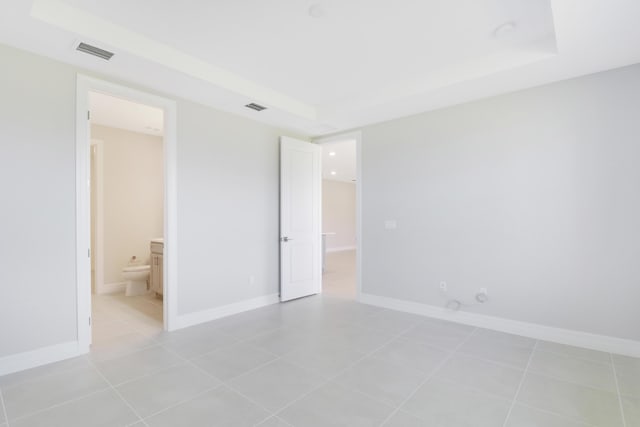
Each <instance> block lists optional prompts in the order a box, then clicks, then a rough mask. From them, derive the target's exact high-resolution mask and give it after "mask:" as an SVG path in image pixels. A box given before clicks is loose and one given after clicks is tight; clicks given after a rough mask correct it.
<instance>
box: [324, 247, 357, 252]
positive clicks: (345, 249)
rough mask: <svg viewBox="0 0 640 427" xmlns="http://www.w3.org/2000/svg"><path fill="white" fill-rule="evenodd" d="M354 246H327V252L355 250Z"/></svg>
mask: <svg viewBox="0 0 640 427" xmlns="http://www.w3.org/2000/svg"><path fill="white" fill-rule="evenodd" d="M355 250H356V247H355V246H338V247H336V248H327V252H342V251H355Z"/></svg>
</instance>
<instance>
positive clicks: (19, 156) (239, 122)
mask: <svg viewBox="0 0 640 427" xmlns="http://www.w3.org/2000/svg"><path fill="white" fill-rule="evenodd" d="M0 57H1V58H2V67H0V93H1V94H2V96H0V194H2V209H0V236H1V238H0V263H1V264H0V362H2V358H3V357H4V356H9V355H15V354H17V353H23V352H27V351H31V350H38V349H40V348H42V347H45V346H49V345H54V344H61V343H65V342H70V341H76V340H77V333H76V330H77V324H76V277H75V272H76V265H75V264H76V261H75V256H76V248H75V230H76V226H75V192H76V190H75V185H76V184H75V104H76V100H75V97H76V74H77V72H78V71H79V70H77V69H75V68H74V67H71V66H67V65H64V64H61V63H58V62H55V61H53V60H50V59H47V58H44V57H40V56H36V55H33V54H30V53H26V52H23V51H19V50H16V49H13V48H9V47H6V46H2V45H0ZM83 72H84V71H83ZM86 74H91V73H86ZM177 110H178V122H177V132H178V142H177V198H178V206H177V215H178V229H177V234H178V236H177V238H178V295H177V299H178V304H179V307H178V311H179V314H189V313H193V312H196V311H198V310H209V309H212V308H215V307H220V306H223V305H225V304H231V303H236V302H241V301H244V300H246V299H251V298H258V297H262V296H267V295H274V294H277V292H278V248H279V244H278V174H279V163H278V161H279V156H278V147H279V140H278V136H279V135H282V134H289V135H291V136H295V137H298V138H304V136H302V135H293V134H291V133H290V132H285V131H282V130H278V129H276V128H273V127H270V126H267V125H264V124H259V123H257V122H253V121H251V120H247V119H244V118H240V117H237V116H234V115H231V114H227V113H223V112H220V111H217V110H214V109H211V108H208V107H204V106H201V105H198V104H195V103H192V102H188V101H184V100H178V102H177ZM249 275H254V276H255V278H256V280H255V284H253V285H251V284H250V283H249V280H248V276H249ZM0 365H1V363H0ZM0 367H1V366H0Z"/></svg>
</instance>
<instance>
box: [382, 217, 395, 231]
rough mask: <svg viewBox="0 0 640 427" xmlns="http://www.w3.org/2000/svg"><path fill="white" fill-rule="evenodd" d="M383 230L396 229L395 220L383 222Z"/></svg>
mask: <svg viewBox="0 0 640 427" xmlns="http://www.w3.org/2000/svg"><path fill="white" fill-rule="evenodd" d="M384 228H386V229H387V230H395V229H396V228H398V222H397V221H396V220H395V219H388V220H386V221H385V222H384Z"/></svg>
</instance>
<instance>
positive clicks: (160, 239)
mask: <svg viewBox="0 0 640 427" xmlns="http://www.w3.org/2000/svg"><path fill="white" fill-rule="evenodd" d="M151 243H162V244H164V238H163V237H158V238H156V239H151Z"/></svg>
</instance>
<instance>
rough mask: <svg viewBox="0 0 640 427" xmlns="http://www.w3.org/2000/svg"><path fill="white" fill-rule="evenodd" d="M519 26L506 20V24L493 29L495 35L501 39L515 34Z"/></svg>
mask: <svg viewBox="0 0 640 427" xmlns="http://www.w3.org/2000/svg"><path fill="white" fill-rule="evenodd" d="M517 28H518V26H517V25H516V23H515V22H513V21H510V22H505V23H504V24H502V25H500V26H499V27H498V28H496V29H495V30H493V36H494V37H495V38H497V39H501V38H504V37H507V36H509V35H511V34H513V33H514V32H515V31H516V29H517Z"/></svg>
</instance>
